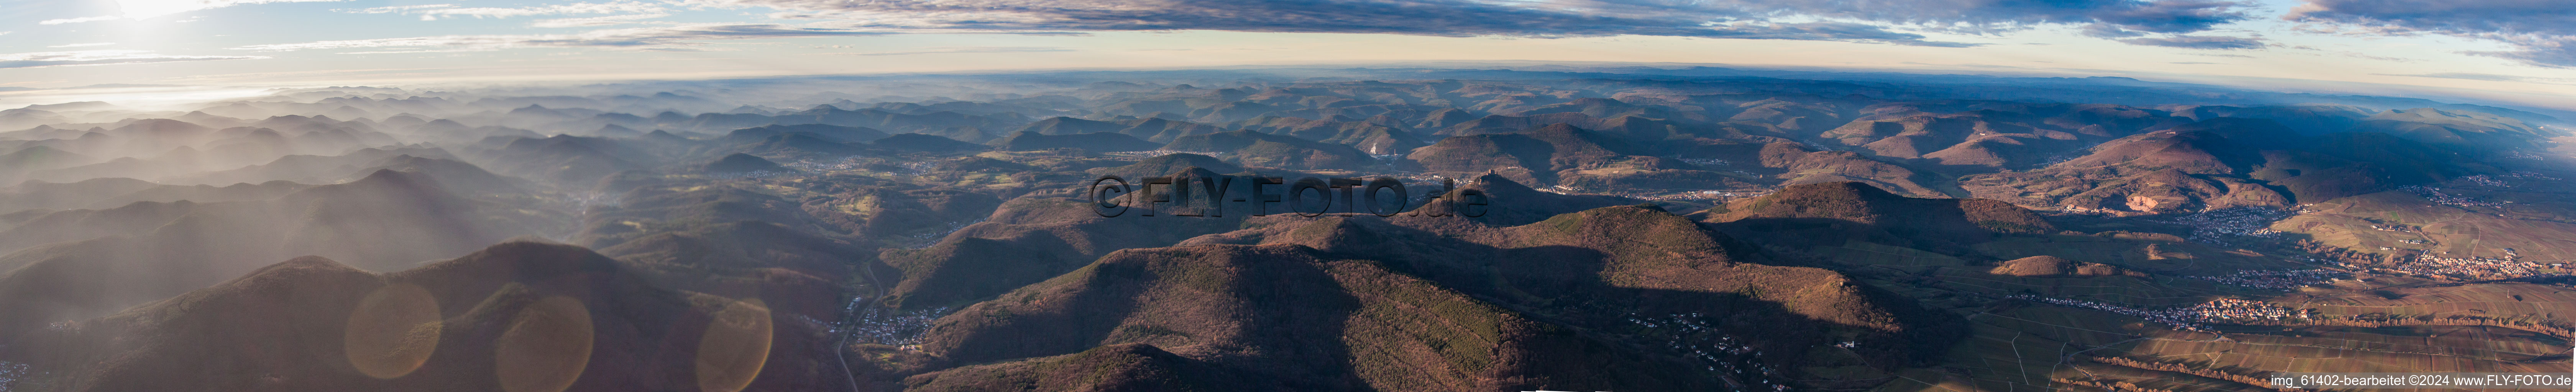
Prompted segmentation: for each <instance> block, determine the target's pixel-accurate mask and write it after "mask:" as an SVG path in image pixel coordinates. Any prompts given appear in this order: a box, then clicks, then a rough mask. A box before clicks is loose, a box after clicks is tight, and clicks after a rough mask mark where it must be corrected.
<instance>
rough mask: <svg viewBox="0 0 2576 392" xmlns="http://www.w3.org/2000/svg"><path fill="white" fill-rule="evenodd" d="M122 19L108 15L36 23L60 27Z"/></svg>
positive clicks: (47, 20)
mask: <svg viewBox="0 0 2576 392" xmlns="http://www.w3.org/2000/svg"><path fill="white" fill-rule="evenodd" d="M120 18H123V17H121V16H115V15H108V16H90V17H80V18H69V19H46V20H45V21H42V22H36V24H49V25H58V24H64V23H89V22H97V21H102V20H117V19H120Z"/></svg>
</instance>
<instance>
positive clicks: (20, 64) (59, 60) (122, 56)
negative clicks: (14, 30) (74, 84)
mask: <svg viewBox="0 0 2576 392" xmlns="http://www.w3.org/2000/svg"><path fill="white" fill-rule="evenodd" d="M264 58H268V57H267V56H174V55H163V54H155V53H152V52H150V51H142V50H78V51H66V52H33V53H12V54H0V68H37V67H60V66H72V65H108V64H140V63H167V62H175V61H206V60H242V59H264Z"/></svg>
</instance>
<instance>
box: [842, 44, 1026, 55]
mask: <svg viewBox="0 0 2576 392" xmlns="http://www.w3.org/2000/svg"><path fill="white" fill-rule="evenodd" d="M1071 51H1073V49H1071V48H1064V47H1056V46H938V47H928V48H921V50H914V51H903V52H867V53H826V54H846V55H853V56H908V55H916V54H943V53H1031V52H1071Z"/></svg>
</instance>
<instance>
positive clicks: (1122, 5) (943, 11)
mask: <svg viewBox="0 0 2576 392" xmlns="http://www.w3.org/2000/svg"><path fill="white" fill-rule="evenodd" d="M689 1H690V4H692V5H700V6H718V7H762V8H769V9H774V10H780V11H781V12H779V13H775V14H773V16H776V17H781V18H816V19H836V20H844V21H848V22H850V23H852V25H853V26H859V27H870V28H892V29H956V30H978V31H1014V30H1053V31H1156V30H1224V31H1253V32H1302V33H1366V34H1407V35H1431V36H1512V37H1536V38H1555V37H1592V36H1616V35H1654V36H1681V37H1708V38H1743V39H1800V40H1829V41H1853V42H1875V43H1892V44H1904V45H1929V46H1969V45H1970V44H1964V43H1955V42H1933V41H1926V40H1925V37H1924V36H1923V35H1920V34H1914V33H1908V32H1901V31H1896V30H1892V28H1895V27H1898V26H1897V24H1901V23H1911V22H1914V21H1916V19H1915V18H1912V17H1911V16H1904V17H1898V16H1902V15H1905V14H1904V13H1887V14H1873V15H1877V16H1886V17H1887V18H1868V17H1860V18H1851V17H1843V16H1848V15H1843V14H1849V12H1843V11H1838V10H1827V9H1796V10H1792V9H1775V8H1783V7H1788V6H1796V7H1808V5H1807V4H1809V3H1808V2H1804V1H1788V0H1764V1H1760V2H1745V1H1736V2H1726V1H1713V2H1701V1H1677V0H1547V1H1508V0H1304V1H1271V0H1199V1H1165V0H1062V1H1028V0H934V1H846V0H689ZM2123 1H2129V2H2137V1H2130V0H2123ZM2137 3H2141V4H2143V2H2137ZM1853 9H1854V10H1855V11H1856V10H1864V9H1868V7H1853ZM1805 11H1818V12H1805ZM1789 14H1836V15H1829V16H1831V17H1827V18H1781V19H1780V20H1773V19H1774V18H1773V17H1774V16H1786V15H1789ZM1922 21H1925V22H1942V23H1947V22H1951V21H1949V20H1943V21H1932V20H1922Z"/></svg>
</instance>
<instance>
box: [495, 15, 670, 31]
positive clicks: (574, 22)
mask: <svg viewBox="0 0 2576 392" xmlns="http://www.w3.org/2000/svg"><path fill="white" fill-rule="evenodd" d="M665 16H671V14H634V15H610V16H593V17H588V18H562V19H546V20H540V21H536V23H529V24H528V25H529V26H534V27H548V28H566V27H599V26H614V25H622V24H631V23H639V22H637V21H639V20H643V19H653V18H660V17H665Z"/></svg>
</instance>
